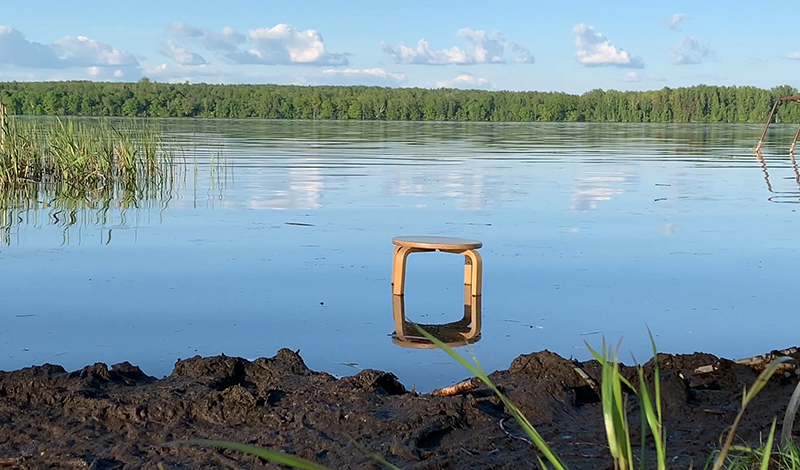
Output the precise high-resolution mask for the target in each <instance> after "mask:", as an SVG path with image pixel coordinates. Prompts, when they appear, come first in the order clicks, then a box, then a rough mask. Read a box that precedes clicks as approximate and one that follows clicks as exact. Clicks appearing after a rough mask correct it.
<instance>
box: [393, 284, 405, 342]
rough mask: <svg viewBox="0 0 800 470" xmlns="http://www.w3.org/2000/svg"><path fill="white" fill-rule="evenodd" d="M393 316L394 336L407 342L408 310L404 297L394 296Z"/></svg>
mask: <svg viewBox="0 0 800 470" xmlns="http://www.w3.org/2000/svg"><path fill="white" fill-rule="evenodd" d="M392 314H393V315H392V316H393V317H394V334H395V336H396V337H397V338H398V339H400V340H402V341H405V339H406V331H405V323H406V309H405V302H404V301H403V296H402V295H393V296H392Z"/></svg>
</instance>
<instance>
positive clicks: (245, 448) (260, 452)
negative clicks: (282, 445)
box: [175, 439, 328, 470]
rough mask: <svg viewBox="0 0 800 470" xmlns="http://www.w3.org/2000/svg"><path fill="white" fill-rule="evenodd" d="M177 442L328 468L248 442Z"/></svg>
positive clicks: (315, 469)
mask: <svg viewBox="0 0 800 470" xmlns="http://www.w3.org/2000/svg"><path fill="white" fill-rule="evenodd" d="M175 443H176V444H186V445H198V446H202V447H219V448H222V449H228V450H235V451H237V452H244V453H245V454H250V455H255V456H256V457H261V458H262V459H267V460H269V461H270V462H275V463H279V464H281V465H288V466H290V467H292V468H299V469H300V470H328V468H327V467H323V466H322V465H319V464H317V463H314V462H312V461H310V460H306V459H302V458H300V457H296V456H294V455H290V454H286V453H284V452H278V451H275V450H269V449H264V448H263V447H257V446H251V445H248V444H239V443H236V442H227V441H211V440H208V439H193V440H188V441H175Z"/></svg>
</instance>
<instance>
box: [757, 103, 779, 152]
mask: <svg viewBox="0 0 800 470" xmlns="http://www.w3.org/2000/svg"><path fill="white" fill-rule="evenodd" d="M780 102H781V98H778V99H777V100H775V104H774V105H772V111H770V113H769V117H768V118H767V125H766V126H764V132H762V133H761V138H760V139H758V145H756V152H758V151H759V150H761V145H762V144H763V143H764V137H766V136H767V130H768V129H769V123H770V122H772V117H773V116H775V110H776V109H778V104H779V103H780Z"/></svg>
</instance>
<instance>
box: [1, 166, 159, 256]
mask: <svg viewBox="0 0 800 470" xmlns="http://www.w3.org/2000/svg"><path fill="white" fill-rule="evenodd" d="M164 181H165V182H164V184H148V185H142V186H138V187H134V188H130V187H127V188H126V187H123V186H120V185H113V186H108V187H103V188H94V189H92V188H79V187H76V186H73V185H70V184H66V183H48V182H42V183H30V184H26V185H22V186H17V187H13V188H2V189H0V244H2V245H11V244H15V245H16V244H19V238H18V236H17V235H18V230H19V227H21V226H27V227H33V228H42V227H44V226H51V227H58V228H59V229H60V233H61V245H67V244H70V242H71V239H72V235H73V232H76V231H77V232H80V231H82V230H83V229H85V228H87V227H95V226H96V227H100V228H101V236H100V243H102V244H105V245H107V244H109V243H111V241H112V240H113V237H114V231H115V230H126V229H130V228H135V227H138V226H139V224H140V223H142V219H143V218H145V220H147V221H150V220H151V219H152V218H153V217H156V218H158V219H160V218H161V215H162V213H163V211H164V210H165V209H166V208H167V206H168V205H169V201H170V199H171V193H172V192H171V182H172V181H173V180H172V178H166V179H165V180H164ZM80 238H81V237H80V234H79V239H80Z"/></svg>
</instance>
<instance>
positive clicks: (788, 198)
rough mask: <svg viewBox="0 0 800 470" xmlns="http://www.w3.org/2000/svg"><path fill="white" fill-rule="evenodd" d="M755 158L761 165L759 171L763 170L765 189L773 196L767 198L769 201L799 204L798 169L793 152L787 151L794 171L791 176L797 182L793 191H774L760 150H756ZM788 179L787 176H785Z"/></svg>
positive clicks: (799, 179) (799, 178) (799, 176)
mask: <svg viewBox="0 0 800 470" xmlns="http://www.w3.org/2000/svg"><path fill="white" fill-rule="evenodd" d="M756 159H757V160H758V164H759V165H760V166H761V171H762V172H764V182H766V184H767V191H769V192H771V193H772V194H773V196H770V197H769V198H767V200H768V201H769V202H774V203H778V204H799V203H800V169H798V167H797V159H796V158H795V156H794V152H790V153H789V160H790V162H791V168H792V171H793V173H794V176H793V178H790V179H794V181H795V184H797V188H798V189H797V190H796V191H795V190H793V191H776V190H775V189H774V188H773V186H772V182H771V181H770V174H769V169H768V168H767V160H766V159H765V158H764V155H763V154H762V153H761V150H756ZM787 179H789V178H787Z"/></svg>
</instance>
